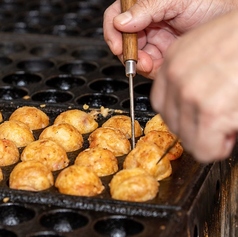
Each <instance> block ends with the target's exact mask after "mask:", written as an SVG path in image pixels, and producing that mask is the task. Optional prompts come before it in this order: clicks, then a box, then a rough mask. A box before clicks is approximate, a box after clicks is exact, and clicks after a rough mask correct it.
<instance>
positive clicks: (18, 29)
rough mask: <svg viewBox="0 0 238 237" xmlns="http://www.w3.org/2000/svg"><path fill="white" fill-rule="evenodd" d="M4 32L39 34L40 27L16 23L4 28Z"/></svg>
mask: <svg viewBox="0 0 238 237" xmlns="http://www.w3.org/2000/svg"><path fill="white" fill-rule="evenodd" d="M2 31H4V32H14V33H19V34H25V33H35V34H36V33H39V32H40V28H39V27H38V26H31V25H28V24H27V23H26V22H16V23H14V24H9V25H6V26H4V27H3V29H2Z"/></svg>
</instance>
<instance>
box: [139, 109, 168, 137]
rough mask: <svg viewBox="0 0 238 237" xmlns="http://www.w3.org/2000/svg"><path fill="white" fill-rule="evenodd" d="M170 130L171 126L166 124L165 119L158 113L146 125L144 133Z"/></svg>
mask: <svg viewBox="0 0 238 237" xmlns="http://www.w3.org/2000/svg"><path fill="white" fill-rule="evenodd" d="M153 130H156V131H169V128H168V127H167V125H166V124H165V122H164V120H163V119H162V118H161V116H160V114H156V115H155V116H154V117H152V118H151V119H150V120H149V121H148V122H147V123H146V125H145V128H144V134H147V133H148V132H150V131H153Z"/></svg>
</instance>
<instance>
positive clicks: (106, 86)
mask: <svg viewBox="0 0 238 237" xmlns="http://www.w3.org/2000/svg"><path fill="white" fill-rule="evenodd" d="M89 87H90V88H91V89H92V90H95V91H97V92H100V93H102V94H110V93H114V92H116V91H121V90H125V89H127V88H128V83H127V82H125V81H123V80H114V79H112V78H101V79H98V80H95V81H93V82H92V83H90V85H89Z"/></svg>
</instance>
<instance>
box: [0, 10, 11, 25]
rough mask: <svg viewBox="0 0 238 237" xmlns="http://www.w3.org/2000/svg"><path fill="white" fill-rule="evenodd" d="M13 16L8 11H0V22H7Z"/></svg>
mask: <svg viewBox="0 0 238 237" xmlns="http://www.w3.org/2000/svg"><path fill="white" fill-rule="evenodd" d="M12 17H13V14H12V13H10V12H5V11H3V12H0V20H1V23H3V22H6V23H7V22H9V21H10V20H11V18H12Z"/></svg>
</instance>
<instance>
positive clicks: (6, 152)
mask: <svg viewBox="0 0 238 237" xmlns="http://www.w3.org/2000/svg"><path fill="white" fill-rule="evenodd" d="M19 158H20V153H19V150H18V148H17V146H16V144H15V143H14V142H13V141H11V140H7V139H0V166H7V165H12V164H15V163H16V162H18V161H19Z"/></svg>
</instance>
